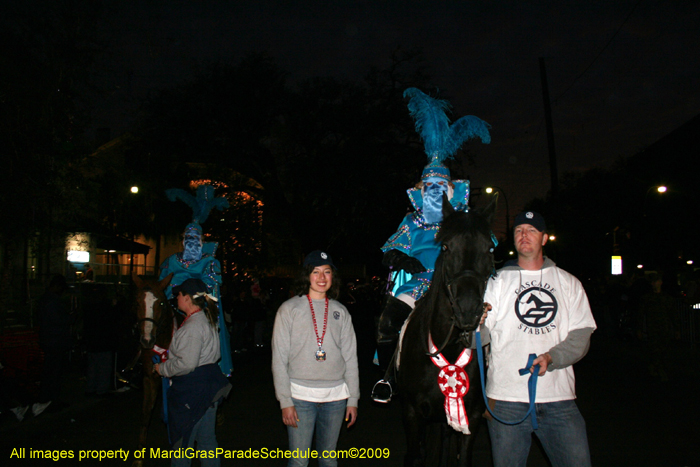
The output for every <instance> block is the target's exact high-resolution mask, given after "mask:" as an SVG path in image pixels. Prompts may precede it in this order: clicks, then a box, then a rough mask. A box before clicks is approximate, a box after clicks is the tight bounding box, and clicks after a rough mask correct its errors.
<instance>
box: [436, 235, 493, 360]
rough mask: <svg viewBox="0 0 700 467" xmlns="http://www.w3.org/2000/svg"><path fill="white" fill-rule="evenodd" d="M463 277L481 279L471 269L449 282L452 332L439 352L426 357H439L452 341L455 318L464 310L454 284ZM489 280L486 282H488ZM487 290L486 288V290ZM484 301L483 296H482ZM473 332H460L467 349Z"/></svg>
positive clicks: (448, 334) (448, 294) (448, 291)
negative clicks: (454, 291) (455, 294)
mask: <svg viewBox="0 0 700 467" xmlns="http://www.w3.org/2000/svg"><path fill="white" fill-rule="evenodd" d="M446 249H447V248H446V245H443V250H446ZM463 276H473V277H476V278H477V279H478V278H479V275H478V274H477V273H476V272H475V271H473V270H471V269H465V270H464V271H461V272H460V273H459V274H457V275H456V276H455V277H453V278H452V279H451V280H450V281H448V282H447V287H446V288H447V298H448V300H449V301H450V307H451V308H452V317H451V318H450V332H448V333H447V337H446V338H445V341H444V342H443V343H442V345H441V346H440V347H438V349H437V351H436V352H434V353H431V352H427V353H426V355H428V356H429V357H431V358H434V357H437V356H438V355H439V354H440V353H441V352H442V351H443V350H445V347H447V344H448V343H449V342H450V339H451V338H452V332H453V331H454V328H455V322H456V321H457V320H456V318H455V316H456V315H457V314H458V313H461V312H462V310H461V308H460V307H459V304H458V303H457V299H456V298H455V296H454V293H453V292H452V283H453V282H454V281H456V280H457V279H459V278H461V277H463ZM487 280H488V278H487V279H486V280H485V281H484V283H486V281H487ZM484 290H485V288H484ZM481 298H482V301H483V298H484V297H483V294H482V297H481ZM471 332H473V331H462V332H460V339H462V341H463V343H464V346H465V347H471V339H469V337H468V334H470V333H471Z"/></svg>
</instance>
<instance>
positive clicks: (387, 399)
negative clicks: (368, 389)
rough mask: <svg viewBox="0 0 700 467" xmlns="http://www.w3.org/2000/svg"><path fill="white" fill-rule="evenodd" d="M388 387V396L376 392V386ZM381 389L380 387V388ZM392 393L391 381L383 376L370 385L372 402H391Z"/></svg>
mask: <svg viewBox="0 0 700 467" xmlns="http://www.w3.org/2000/svg"><path fill="white" fill-rule="evenodd" d="M385 386H386V387H388V388H389V395H388V396H386V395H385V396H380V395H379V394H377V387H379V388H382V387H385ZM380 391H381V389H380ZM392 394H394V389H393V388H392V387H391V383H390V382H389V381H387V380H385V379H384V378H382V379H380V380H379V381H377V382H376V383H374V386H373V387H372V395H371V396H370V397H371V398H372V400H373V401H374V402H379V403H382V404H388V403H389V402H391V396H392Z"/></svg>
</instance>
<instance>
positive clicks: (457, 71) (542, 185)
mask: <svg viewBox="0 0 700 467" xmlns="http://www.w3.org/2000/svg"><path fill="white" fill-rule="evenodd" d="M110 8H111V9H112V10H113V13H112V14H111V15H110V16H111V20H112V21H111V22H112V26H111V28H112V32H113V33H112V34H111V39H110V45H111V50H110V52H111V54H112V55H111V58H110V63H109V66H110V72H109V73H108V74H107V76H106V77H105V78H104V79H105V81H106V83H107V84H108V88H109V89H110V90H112V93H111V96H110V97H109V98H108V99H107V100H105V101H103V102H102V104H100V105H99V106H98V107H97V108H96V114H95V116H96V121H95V126H98V127H111V128H112V134H113V135H116V134H119V133H120V132H121V131H123V130H124V129H125V128H126V127H127V125H128V124H129V123H130V115H133V111H134V109H135V106H136V105H137V103H138V101H139V99H140V98H142V97H143V96H146V95H147V94H148V93H149V92H152V91H154V90H157V89H158V88H160V87H163V86H169V85H173V84H177V83H179V82H182V81H183V80H184V79H187V78H188V77H190V76H191V71H192V70H193V69H194V68H196V67H197V66H200V65H202V64H206V63H207V62H210V61H215V60H223V61H237V60H239V59H240V58H241V57H242V56H243V55H244V54H246V53H247V52H250V51H268V52H270V53H271V55H272V56H273V57H274V59H275V60H276V62H277V63H278V64H279V66H280V67H281V68H282V69H284V70H286V71H288V72H290V73H291V77H290V78H291V82H294V81H295V80H299V79H304V78H308V77H311V76H315V75H319V76H328V75H331V76H336V77H339V78H347V79H353V80H354V79H360V78H361V77H362V76H363V75H364V74H365V73H366V72H367V71H368V70H369V68H370V66H372V65H376V66H379V67H384V66H386V65H387V64H388V63H389V57H390V54H391V52H392V51H393V50H394V49H396V47H399V46H400V47H402V48H404V49H407V50H408V49H411V48H414V47H420V48H422V50H423V54H424V57H425V59H426V65H427V66H428V72H429V73H430V75H431V76H432V83H433V85H434V86H435V87H439V88H440V90H441V92H442V97H447V98H449V100H450V101H451V102H452V104H453V106H454V111H455V113H454V117H460V116H462V115H467V114H471V115H476V116H478V117H481V118H483V119H484V120H486V121H487V122H489V123H490V124H491V125H492V127H493V128H492V139H493V142H492V143H491V145H489V146H485V145H473V148H474V149H475V150H476V156H477V157H476V166H475V167H473V168H471V169H470V175H471V180H472V185H473V186H486V185H490V184H493V185H498V186H500V187H502V188H503V189H504V190H505V192H506V194H507V197H508V199H509V202H510V211H511V215H513V214H514V213H515V212H516V211H517V210H518V209H519V208H520V207H522V204H523V203H525V202H526V201H528V200H529V199H531V198H533V197H536V196H538V197H541V196H544V195H545V194H546V192H547V190H548V189H549V187H550V185H549V166H548V155H547V141H546V130H545V125H544V113H543V104H542V92H541V85H540V73H539V64H538V58H539V57H544V58H545V60H546V65H547V72H548V80H549V87H550V95H551V99H552V111H553V120H554V130H555V141H556V149H557V154H558V164H559V173H560V174H564V173H565V172H568V171H572V170H581V169H586V168H590V167H592V166H599V165H600V166H607V165H609V164H610V163H611V162H612V161H614V160H615V159H616V158H618V157H619V156H629V155H632V154H634V153H635V152H637V151H638V150H640V149H642V148H644V147H645V146H647V145H649V144H651V143H653V142H654V141H656V140H658V139H659V138H660V137H662V136H664V135H665V134H667V133H669V132H670V131H672V130H674V129H675V128H677V127H678V126H679V125H681V124H683V123H684V122H686V121H687V120H689V119H690V118H692V117H693V116H695V115H697V114H698V113H700V86H698V83H700V60H698V59H697V57H698V44H700V41H698V36H699V34H698V29H699V26H700V2H698V1H672V0H668V1H656V0H614V1H611V0H583V1H566V2H561V1H560V2H554V1H524V0H520V1H438V0H434V1H402V2H399V1H380V0H373V1H355V2H347V1H338V0H334V1H332V2H322V1H317V2H312V1H303V2H295V1H275V0H257V1H247V2H246V1H197V2H195V1H163V0H159V1H149V2H144V1H138V2H135V1H131V2H110ZM419 170H420V167H416V176H418V172H419ZM453 175H455V176H466V175H467V174H453Z"/></svg>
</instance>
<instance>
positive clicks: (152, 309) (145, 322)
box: [132, 273, 173, 349]
mask: <svg viewBox="0 0 700 467" xmlns="http://www.w3.org/2000/svg"><path fill="white" fill-rule="evenodd" d="M172 277H173V275H172V274H170V275H168V276H167V277H164V278H163V279H162V280H160V281H154V280H145V279H141V278H140V277H139V276H137V275H136V273H134V274H133V275H132V278H133V280H134V283H135V284H136V288H137V289H136V315H137V317H138V328H139V334H140V342H141V346H143V348H145V349H152V348H153V345H155V343H156V337H157V335H158V331H159V328H160V329H161V330H162V329H163V328H166V327H167V328H168V329H172V328H171V325H172V317H173V314H172V310H171V308H170V304H169V303H168V301H167V299H166V297H165V289H166V287H167V286H168V284H169V283H170V279H172Z"/></svg>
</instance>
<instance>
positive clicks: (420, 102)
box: [403, 88, 491, 180]
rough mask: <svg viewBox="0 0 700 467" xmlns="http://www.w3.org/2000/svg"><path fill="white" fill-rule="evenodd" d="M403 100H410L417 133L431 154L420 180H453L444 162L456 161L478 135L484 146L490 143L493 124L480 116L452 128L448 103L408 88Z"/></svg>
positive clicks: (469, 116) (462, 120) (455, 123)
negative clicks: (459, 152)
mask: <svg viewBox="0 0 700 467" xmlns="http://www.w3.org/2000/svg"><path fill="white" fill-rule="evenodd" d="M403 97H404V98H406V97H408V98H410V99H411V100H410V101H409V102H408V110H409V112H410V113H411V117H413V119H414V120H415V121H416V131H417V132H418V134H419V135H420V136H421V138H422V139H423V143H424V144H425V153H426V154H427V155H428V165H426V166H425V168H424V169H423V174H422V175H421V180H425V179H426V178H429V177H441V178H444V179H446V180H450V170H449V169H448V168H447V167H445V166H444V165H443V162H444V161H445V160H447V159H453V158H454V155H455V153H456V152H457V151H458V150H459V148H460V147H462V144H464V142H465V141H466V140H468V139H470V138H473V137H475V136H478V137H479V138H480V139H481V142H482V143H484V144H489V143H490V142H491V135H490V134H489V128H491V125H489V124H488V123H486V122H485V121H483V120H482V119H480V118H478V117H475V116H473V115H467V116H465V117H462V118H460V119H459V120H457V121H456V122H454V123H453V124H452V125H450V119H449V118H448V117H447V112H448V111H449V110H450V109H451V106H450V103H449V102H447V101H445V100H440V99H434V98H432V97H430V96H428V95H427V94H425V93H423V92H422V91H420V90H419V89H417V88H408V89H406V90H405V91H404V93H403Z"/></svg>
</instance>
